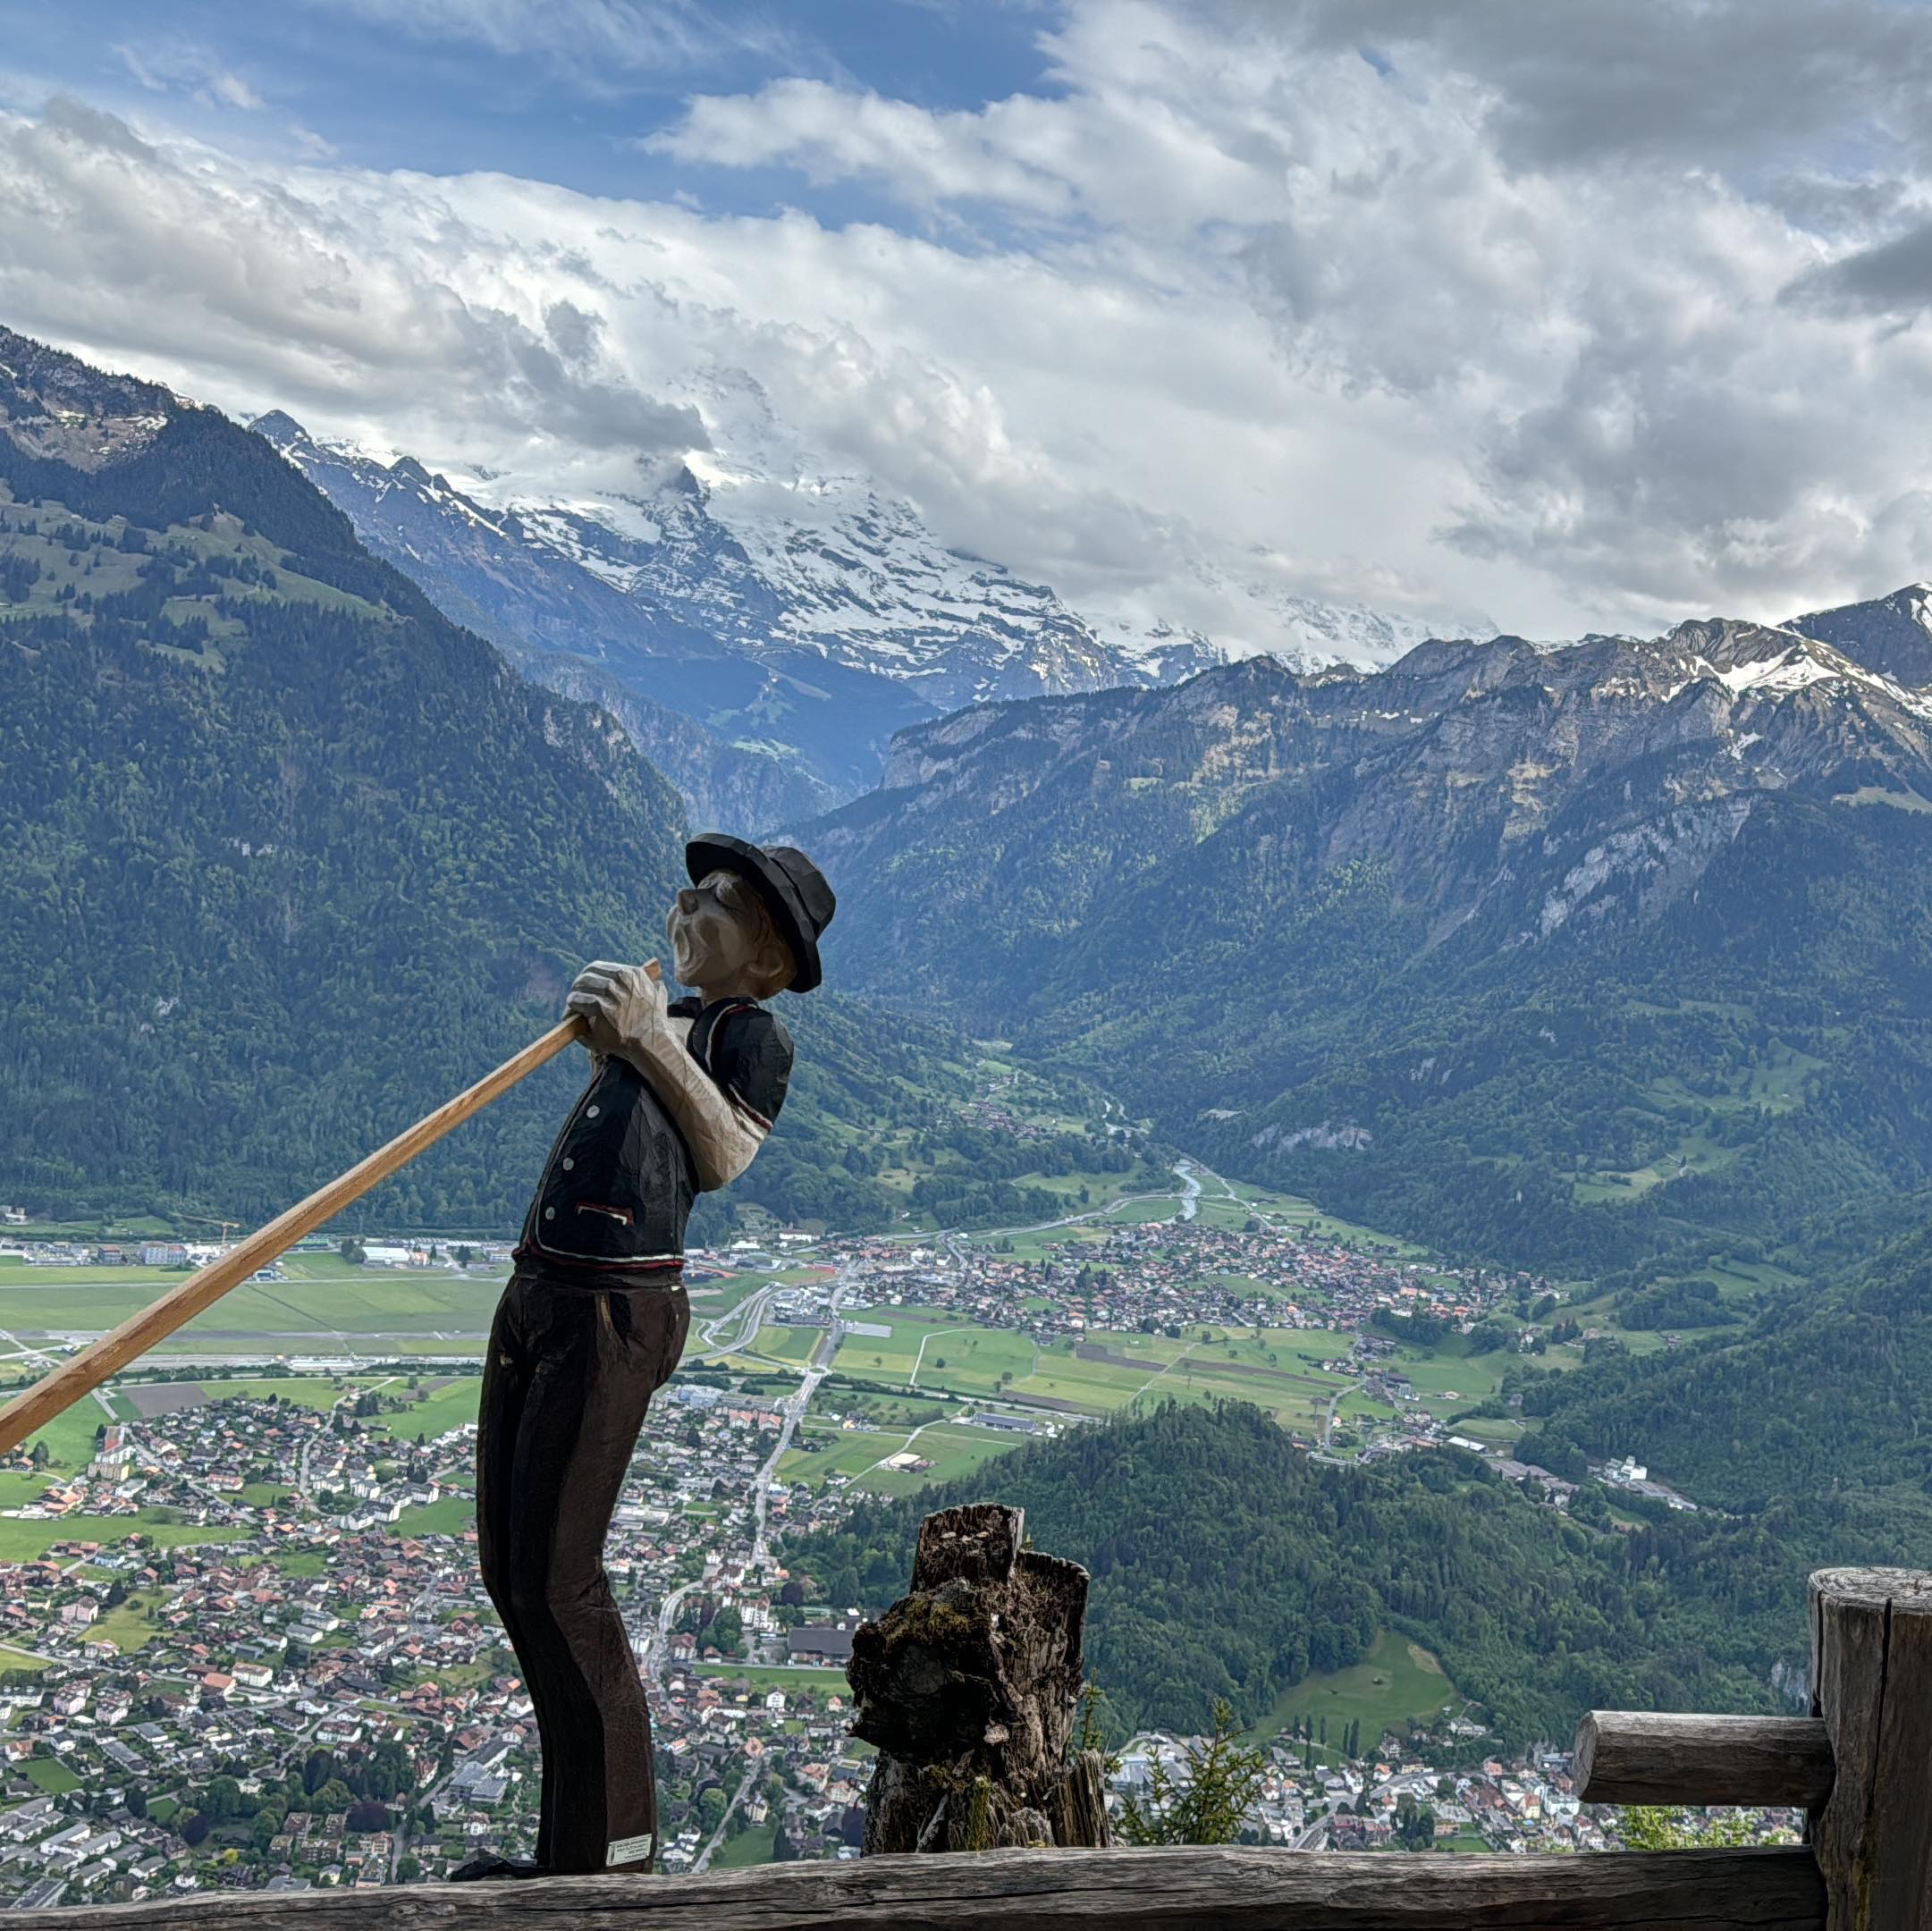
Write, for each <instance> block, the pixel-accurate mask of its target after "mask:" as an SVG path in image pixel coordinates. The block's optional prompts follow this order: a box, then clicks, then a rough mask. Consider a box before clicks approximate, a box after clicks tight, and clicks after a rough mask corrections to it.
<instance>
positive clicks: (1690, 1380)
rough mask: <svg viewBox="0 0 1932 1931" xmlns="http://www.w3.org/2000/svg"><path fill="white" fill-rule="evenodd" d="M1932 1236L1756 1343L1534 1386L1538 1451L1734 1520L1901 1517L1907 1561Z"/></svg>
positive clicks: (1920, 1466) (1634, 1360)
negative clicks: (1745, 1513)
mask: <svg viewBox="0 0 1932 1931" xmlns="http://www.w3.org/2000/svg"><path fill="white" fill-rule="evenodd" d="M1928 1390H1932V1228H1928V1227H1924V1226H1921V1227H1919V1228H1918V1229H1917V1230H1916V1231H1915V1232H1913V1233H1911V1234H1910V1235H1906V1236H1904V1237H1903V1238H1902V1239H1900V1240H1898V1241H1896V1242H1894V1244H1892V1245H1891V1246H1889V1247H1888V1248H1887V1249H1886V1251H1885V1252H1883V1253H1881V1254H1880V1255H1878V1256H1877V1258H1876V1259H1875V1260H1873V1261H1870V1262H1869V1264H1867V1265H1864V1266H1862V1267H1860V1268H1857V1269H1854V1270H1853V1271H1852V1274H1851V1276H1850V1277H1849V1278H1847V1279H1845V1280H1843V1281H1842V1282H1839V1283H1835V1284H1834V1285H1833V1286H1830V1287H1829V1288H1827V1289H1826V1290H1825V1291H1824V1292H1822V1293H1820V1294H1802V1295H1786V1296H1782V1297H1779V1298H1777V1299H1776V1300H1775V1301H1774V1302H1773V1303H1772V1304H1771V1306H1770V1307H1769V1308H1768V1309H1767V1311H1765V1312H1764V1313H1763V1314H1761V1315H1760V1316H1759V1318H1758V1319H1757V1320H1756V1321H1755V1322H1754V1323H1752V1324H1751V1326H1750V1327H1749V1328H1744V1329H1741V1330H1739V1331H1737V1332H1735V1333H1734V1334H1726V1335H1724V1336H1722V1337H1717V1338H1716V1339H1713V1340H1706V1341H1704V1342H1701V1343H1700V1344H1697V1345H1692V1346H1687V1347H1684V1348H1681V1349H1676V1350H1671V1351H1666V1352H1664V1353H1655V1354H1647V1355H1641V1356H1631V1355H1626V1354H1622V1353H1606V1354H1603V1355H1601V1356H1599V1359H1598V1360H1596V1361H1594V1362H1590V1364H1588V1365H1586V1366H1585V1367H1583V1368H1582V1369H1580V1370H1576V1371H1575V1372H1574V1373H1573V1374H1569V1375H1562V1376H1551V1377H1540V1376H1538V1377H1532V1378H1531V1379H1528V1380H1526V1381H1525V1382H1524V1383H1523V1389H1522V1392H1523V1412H1524V1413H1525V1414H1526V1415H1527V1416H1529V1417H1531V1420H1532V1423H1533V1425H1534V1427H1535V1428H1536V1429H1537V1436H1536V1442H1537V1445H1538V1452H1539V1453H1540V1452H1543V1451H1544V1447H1545V1445H1549V1446H1550V1451H1551V1452H1557V1453H1560V1450H1561V1446H1563V1445H1573V1446H1575V1447H1578V1448H1581V1449H1582V1450H1584V1451H1586V1452H1588V1453H1590V1454H1612V1453H1622V1454H1629V1453H1632V1452H1636V1453H1639V1454H1641V1456H1642V1457H1644V1458H1645V1459H1646V1460H1647V1461H1648V1462H1649V1464H1650V1465H1651V1466H1652V1467H1653V1468H1654V1469H1655V1470H1656V1471H1658V1474H1659V1476H1660V1477H1661V1478H1662V1479H1664V1480H1668V1481H1670V1482H1672V1483H1673V1484H1675V1485H1677V1486H1679V1487H1682V1488H1685V1489H1687V1490H1689V1491H1690V1492H1691V1493H1692V1494H1694V1495H1697V1496H1699V1497H1704V1498H1707V1499H1708V1500H1709V1501H1711V1502H1714V1503H1716V1504H1717V1505H1720V1506H1722V1507H1725V1508H1733V1509H1751V1510H1760V1509H1763V1508H1765V1507H1767V1505H1771V1504H1773V1503H1774V1502H1775V1501H1776V1500H1777V1499H1778V1498H1797V1499H1799V1500H1801V1501H1804V1502H1810V1501H1815V1500H1818V1499H1821V1498H1827V1497H1830V1498H1837V1499H1838V1500H1840V1501H1841V1502H1843V1503H1844V1504H1846V1505H1855V1506H1856V1507H1858V1508H1859V1509H1860V1510H1861V1511H1863V1512H1865V1513H1866V1514H1871V1515H1885V1514H1892V1515H1895V1516H1896V1517H1897V1518H1898V1521H1899V1532H1898V1541H1899V1547H1900V1549H1901V1551H1902V1552H1903V1551H1906V1550H1909V1549H1910V1548H1911V1547H1914V1546H1915V1545H1917V1544H1918V1543H1919V1539H1921V1538H1923V1537H1924V1536H1926V1534H1927V1533H1928V1527H1932V1525H1928V1522H1927V1520H1926V1517H1927V1501H1926V1497H1927V1492H1928V1482H1932V1414H1928V1407H1927V1392H1928ZM1901 1559H1903V1556H1901Z"/></svg>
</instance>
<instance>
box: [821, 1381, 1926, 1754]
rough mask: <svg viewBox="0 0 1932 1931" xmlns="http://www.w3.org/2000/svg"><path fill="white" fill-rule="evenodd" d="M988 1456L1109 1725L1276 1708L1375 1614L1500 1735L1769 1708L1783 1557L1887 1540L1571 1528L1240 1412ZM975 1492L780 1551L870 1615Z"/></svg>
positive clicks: (1491, 1481)
mask: <svg viewBox="0 0 1932 1931" xmlns="http://www.w3.org/2000/svg"><path fill="white" fill-rule="evenodd" d="M998 1469H999V1488H998V1495H999V1499H1000V1501H1002V1502H1004V1503H1007V1504H1008V1505H1012V1506H1015V1507H1019V1508H1024V1509H1025V1512H1026V1529H1027V1533H1028V1534H1029V1535H1030V1536H1031V1537H1032V1538H1033V1541H1034V1543H1035V1544H1036V1545H1037V1546H1038V1547H1041V1548H1043V1549H1049V1550H1050V1551H1051V1552H1052V1553H1053V1554H1054V1555H1056V1556H1069V1557H1071V1558H1072V1559H1073V1560H1075V1561H1076V1562H1079V1563H1082V1564H1084V1565H1085V1566H1086V1567H1087V1568H1088V1569H1089V1571H1090V1572H1091V1573H1092V1575H1093V1587H1092V1590H1091V1593H1090V1595H1089V1598H1088V1610H1087V1670H1088V1676H1089V1680H1090V1681H1092V1682H1094V1683H1096V1684H1098V1685H1099V1686H1100V1687H1101V1689H1102V1690H1103V1691H1105V1692H1106V1694H1107V1697H1108V1699H1109V1713H1110V1715H1111V1716H1112V1717H1113V1719H1114V1723H1115V1725H1116V1726H1117V1733H1123V1734H1124V1733H1126V1732H1128V1731H1130V1730H1132V1729H1134V1728H1136V1727H1139V1726H1141V1725H1143V1724H1147V1725H1154V1726H1158V1727H1162V1728H1167V1729H1171V1730H1177V1731H1180V1732H1182V1733H1196V1732H1199V1731H1200V1730H1201V1729H1202V1727H1203V1726H1204V1725H1205V1724H1206V1721H1207V1716H1208V1712H1209V1709H1210V1708H1211V1703H1212V1701H1213V1699H1214V1698H1215V1697H1217V1696H1225V1697H1226V1698H1227V1699H1228V1700H1229V1701H1230V1702H1231V1703H1232V1704H1233V1705H1234V1707H1235V1708H1236V1712H1237V1713H1238V1715H1239V1716H1241V1717H1242V1718H1243V1719H1244V1720H1245V1721H1246V1722H1249V1723H1255V1722H1258V1721H1260V1720H1261V1718H1262V1717H1264V1716H1266V1715H1267V1714H1268V1713H1269V1711H1270V1707H1274V1708H1278V1709H1279V1708H1287V1709H1288V1710H1290V1711H1293V1710H1295V1709H1296V1708H1298V1706H1297V1705H1296V1703H1295V1697H1294V1695H1293V1688H1294V1685H1295V1684H1296V1683H1297V1682H1301V1681H1302V1680H1303V1677H1305V1676H1306V1675H1307V1674H1310V1673H1311V1672H1313V1673H1320V1672H1325V1671H1328V1670H1332V1669H1336V1668H1340V1667H1344V1666H1346V1665H1349V1664H1352V1663H1355V1662H1358V1661H1360V1660H1361V1658H1362V1657H1363V1656H1364V1655H1365V1654H1366V1652H1367V1650H1368V1649H1369V1646H1370V1644H1371V1641H1372V1640H1373V1639H1374V1636H1375V1634H1376V1632H1377V1631H1378V1629H1380V1628H1391V1629H1394V1630H1396V1631H1399V1632H1401V1633H1402V1634H1403V1635H1405V1636H1407V1637H1409V1638H1411V1639H1413V1640H1415V1641H1418V1642H1421V1643H1423V1644H1425V1645H1427V1647H1428V1648H1429V1649H1430V1650H1431V1651H1432V1652H1433V1653H1434V1654H1435V1655H1436V1656H1437V1657H1439V1658H1440V1660H1441V1662H1442V1665H1443V1667H1444V1670H1445V1671H1446V1673H1447V1676H1448V1679H1449V1681H1450V1682H1453V1683H1454V1684H1455V1688H1456V1690H1457V1691H1460V1692H1461V1693H1462V1694H1463V1695H1464V1696H1465V1697H1467V1698H1470V1699H1472V1700H1473V1701H1474V1702H1475V1703H1476V1705H1477V1706H1478V1707H1479V1708H1481V1710H1482V1712H1483V1713H1484V1715H1485V1716H1486V1717H1487V1718H1488V1720H1489V1722H1491V1723H1492V1724H1494V1725H1495V1727H1496V1730H1497V1731H1498V1733H1499V1734H1500V1735H1501V1737H1502V1738H1503V1739H1504V1740H1505V1741H1509V1742H1514V1743H1526V1742H1529V1741H1533V1740H1536V1739H1540V1738H1541V1739H1548V1738H1559V1737H1560V1738H1567V1737H1569V1736H1570V1735H1571V1734H1572V1733H1573V1731H1574V1727H1575V1724H1576V1723H1577V1721H1578V1719H1579V1717H1580V1716H1582V1712H1583V1711H1584V1710H1586V1709H1588V1708H1593V1707H1594V1708H1606V1707H1607V1708H1626V1709H1631V1708H1634V1709H1713V1708H1716V1709H1749V1708H1767V1709H1768V1708H1775V1707H1776V1696H1775V1693H1774V1691H1773V1690H1772V1687H1771V1686H1772V1681H1773V1673H1774V1671H1775V1670H1776V1669H1777V1666H1778V1665H1781V1664H1782V1665H1784V1671H1785V1672H1790V1671H1791V1670H1793V1668H1796V1669H1798V1670H1801V1668H1802V1665H1803V1661H1804V1655H1805V1619H1804V1581H1805V1573H1806V1563H1807V1561H1808V1560H1811V1559H1817V1558H1818V1556H1820V1555H1821V1554H1823V1553H1826V1552H1832V1553H1835V1554H1837V1555H1838V1556H1841V1557H1842V1558H1843V1559H1856V1558H1857V1557H1859V1556H1861V1555H1862V1556H1869V1555H1870V1554H1871V1553H1872V1552H1873V1550H1874V1548H1877V1549H1878V1550H1880V1551H1882V1552H1883V1553H1885V1554H1886V1555H1887V1556H1889V1555H1891V1554H1892V1553H1893V1550H1892V1548H1891V1547H1890V1546H1888V1545H1886V1544H1883V1543H1877V1544H1875V1543H1873V1542H1872V1541H1871V1540H1870V1539H1869V1538H1868V1537H1866V1536H1865V1535H1864V1534H1863V1532H1862V1531H1861V1530H1860V1529H1859V1528H1858V1527H1857V1526H1856V1525H1855V1524H1843V1525H1838V1526H1833V1525H1829V1524H1825V1523H1822V1522H1818V1523H1807V1524H1804V1525H1802V1526H1801V1527H1800V1526H1799V1525H1796V1524H1793V1523H1791V1522H1786V1523H1784V1525H1783V1528H1784V1539H1783V1540H1779V1539H1774V1538H1772V1537H1768V1536H1767V1535H1766V1534H1764V1533H1763V1532H1762V1531H1761V1530H1759V1527H1758V1526H1757V1525H1755V1524H1751V1523H1737V1522H1720V1521H1717V1520H1710V1519H1707V1520H1698V1519H1696V1518H1686V1517H1681V1516H1680V1517H1674V1518H1671V1519H1669V1520H1667V1521H1660V1522H1657V1523H1655V1524H1653V1525H1651V1526H1649V1527H1647V1528H1641V1529H1639V1530H1635V1531H1633V1532H1629V1533H1624V1532H1622V1531H1618V1530H1612V1529H1610V1528H1609V1527H1608V1526H1607V1525H1606V1526H1605V1528H1604V1529H1603V1530H1600V1531H1597V1530H1588V1529H1586V1528H1584V1527H1583V1526H1582V1524H1580V1523H1577V1522H1570V1521H1568V1520H1566V1519H1565V1517H1564V1516H1563V1515H1561V1514H1558V1513H1557V1511H1555V1510H1554V1509H1550V1508H1546V1507H1539V1506H1537V1505H1534V1504H1533V1503H1531V1502H1529V1501H1526V1500H1525V1499H1524V1498H1523V1497H1522V1496H1520V1495H1519V1494H1517V1493H1516V1492H1515V1491H1514V1490H1513V1489H1512V1488H1510V1487H1509V1486H1508V1485H1507V1484H1506V1483H1504V1482H1501V1481H1499V1480H1498V1478H1497V1477H1496V1475H1495V1474H1494V1473H1493V1472H1492V1471H1489V1470H1488V1469H1486V1468H1484V1467H1482V1466H1481V1464H1480V1463H1478V1462H1477V1461H1476V1460H1475V1458H1474V1457H1472V1456H1465V1455H1459V1454H1457V1453H1456V1452H1455V1451H1454V1450H1450V1451H1447V1452H1437V1453H1430V1454H1427V1455H1415V1456H1412V1457H1408V1458H1405V1460H1404V1461H1402V1462H1400V1463H1396V1464H1393V1465H1387V1464H1385V1465H1381V1466H1378V1467H1371V1468H1355V1467H1337V1466H1334V1465H1332V1464H1330V1465H1323V1464H1321V1463H1318V1462H1315V1461H1312V1460H1311V1459H1309V1458H1308V1457H1306V1456H1304V1455H1301V1454H1300V1453H1299V1452H1297V1451H1296V1450H1295V1449H1294V1448H1293V1447H1292V1446H1290V1444H1289V1441H1288V1438H1287V1435H1286V1434H1285V1433H1283V1431H1282V1430H1281V1429H1279V1428H1278V1427H1277V1426H1276V1425H1275V1423H1274V1422H1273V1421H1270V1419H1269V1418H1267V1417H1266V1416H1264V1415H1262V1414H1261V1412H1259V1411H1257V1410H1255V1409H1253V1408H1247V1407H1242V1406H1228V1407H1223V1408H1219V1409H1210V1408H1203V1407H1177V1406H1172V1405H1169V1406H1165V1407H1162V1408H1160V1409H1159V1410H1156V1411H1155V1412H1152V1413H1147V1414H1133V1415H1128V1416H1126V1417H1124V1418H1123V1419H1121V1420H1118V1421H1113V1422H1110V1423H1108V1424H1106V1425H1104V1426H1100V1427H1095V1428H1088V1429H1076V1430H1075V1431H1073V1432H1072V1433H1071V1434H1070V1435H1067V1436H1065V1437H1063V1438H1060V1439H1059V1440H1056V1441H1052V1442H1048V1443H1042V1444H1039V1445H1031V1446H1027V1447H1025V1448H1024V1449H1021V1450H1020V1451H1018V1452H1017V1453H1016V1454H1013V1455H1007V1456H1003V1457H1001V1459H1000V1463H999V1464H998ZM985 1497H986V1476H985V1474H984V1473H982V1474H980V1475H978V1476H975V1477H972V1478H968V1479H966V1480H962V1481H959V1482H957V1483H954V1484H951V1485H949V1486H948V1487H946V1488H940V1489H930V1488H929V1489H925V1490H922V1491H921V1492H920V1493H919V1494H917V1495H914V1496H907V1497H900V1498H897V1499H890V1500H883V1499H882V1500H878V1501H871V1502H865V1503H862V1504H861V1505H860V1506H859V1507H858V1508H857V1509H856V1511H855V1512H854V1514H853V1515H852V1516H851V1518H850V1519H849V1521H848V1522H847V1523H846V1524H845V1525H844V1527H843V1528H841V1529H840V1530H835V1531H832V1532H830V1533H827V1534H822V1535H819V1536H815V1537H811V1538H803V1539H798V1540H797V1541H793V1542H789V1543H788V1545H787V1547H786V1550H785V1558H786V1561H787V1563H788V1564H789V1565H790V1566H791V1567H792V1568H793V1569H794V1570H795V1571H801V1572H803V1573H807V1574H810V1575H812V1576H814V1578H816V1579H817V1580H818V1581H820V1583H821V1584H822V1586H823V1588H824V1589H825V1590H826V1592H827V1594H828V1595H829V1597H830V1598H831V1600H832V1601H834V1602H840V1603H845V1602H850V1603H855V1604H860V1605H863V1606H865V1607H866V1608H867V1609H869V1610H871V1611H873V1613H876V1612H877V1611H879V1610H881V1609H882V1608H883V1607H884V1606H886V1605H887V1604H888V1603H889V1602H890V1601H891V1600H892V1599H893V1598H895V1597H897V1596H899V1595H900V1594H901V1593H902V1592H903V1591H904V1589H905V1587H906V1578H907V1574H908V1573H909V1569H910V1559H911V1554H912V1547H913V1543H914V1540H915V1537H916V1535H917V1532H918V1524H919V1522H920V1519H921V1517H922V1516H924V1515H925V1514H928V1513H929V1512H930V1511H932V1510H933V1509H935V1508H939V1507H942V1506H945V1505H949V1504H952V1503H956V1502H963V1501H969V1500H970V1501H981V1500H984V1499H985ZM1493 1747H1494V1746H1493V1744H1485V1745H1484V1746H1482V1748H1483V1749H1484V1750H1489V1749H1492V1748H1493Z"/></svg>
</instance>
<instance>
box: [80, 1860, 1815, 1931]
mask: <svg viewBox="0 0 1932 1931" xmlns="http://www.w3.org/2000/svg"><path fill="white" fill-rule="evenodd" d="M1825 1922H1826V1918H1825V1890H1824V1885H1822V1884H1821V1883H1820V1881H1819V1878H1818V1866H1817V1865H1816V1864H1815V1863H1814V1862H1813V1861H1812V1859H1811V1857H1810V1853H1809V1852H1807V1851H1802V1850H1790V1851H1645V1852H1632V1853H1629V1854H1626V1855H1624V1856H1618V1857H1451V1856H1446V1855H1442V1854H1440V1853H1437V1852H1433V1851H1426V1852H1423V1853H1422V1854H1421V1855H1418V1856H1408V1855H1405V1854H1401V1853H1395V1852H1383V1853H1377V1852H1373V1851H1364V1852H1350V1853H1346V1854H1337V1853H1333V1852H1327V1851H1273V1850H1264V1849H1258V1848H1251V1847H1249V1846H1246V1845H1228V1846H1225V1847H1222V1846H1210V1845H1206V1844H1190V1845H1185V1846H1181V1847H1178V1848H1177V1849H1173V1850H1151V1851H1128V1850H1108V1851H979V1852H977V1853H974V1852H971V1851H950V1852H946V1853H942V1854H934V1855H917V1854H913V1853H906V1854H902V1855H899V1856H894V1857H876V1858H860V1859H855V1860H854V1861H853V1862H851V1863H848V1864H773V1865H768V1866H766V1867H764V1868H760V1869H752V1870H735V1871H718V1872H714V1873H707V1874H706V1875H705V1876H702V1877H646V1878H636V1877H542V1878H533V1879H527V1880H525V1881H522V1882H518V1883H508V1884H476V1885H399V1886H396V1887H393V1888H384V1889H371V1890H348V1891H322V1892H302V1893H298V1894H294V1895H290V1894H286V1893H285V1894H283V1895H281V1896H275V1897H271V1896H267V1895H266V1894H264V1893H259V1892H257V1893H236V1894H234V1895H232V1896H230V1897H223V1898H215V1897H209V1896H190V1897H172V1898H168V1899H166V1900H165V1901H156V1902H154V1903H148V1904H114V1905H106V1906H102V1907H83V1908H82V1909H80V1910H62V1911H57V1912H49V1913H48V1914H47V1923H48V1925H49V1927H50V1931H51V1927H55V1926H59V1927H62V1931H215V1927H220V1931H254V1927H270V1926H283V1925H293V1926H297V1927H301V1931H437V1927H444V1926H447V1927H451V1931H458V1927H460V1931H470V1927H475V1931H559V1927H569V1931H1034V1927H1042V1931H1050V1927H1061V1931H1385V1927H1386V1931H1490V1927H1496V1931H1823V1927H1824V1926H1825Z"/></svg>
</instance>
